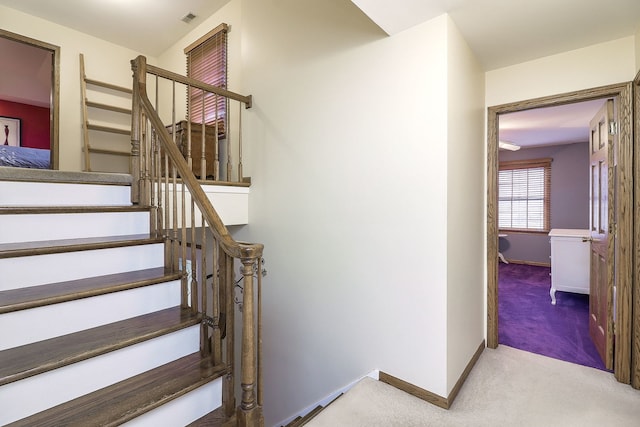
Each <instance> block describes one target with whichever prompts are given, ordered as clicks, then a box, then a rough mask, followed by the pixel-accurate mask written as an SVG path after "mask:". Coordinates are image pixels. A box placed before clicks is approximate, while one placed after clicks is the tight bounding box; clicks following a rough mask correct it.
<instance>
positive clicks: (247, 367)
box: [237, 258, 264, 427]
mask: <svg viewBox="0 0 640 427" xmlns="http://www.w3.org/2000/svg"><path fill="white" fill-rule="evenodd" d="M256 262H257V261H256V258H242V276H243V303H242V358H241V362H240V363H241V366H240V369H241V387H242V401H241V403H240V406H239V407H238V411H237V420H238V426H239V427H255V426H258V427H262V426H263V425H264V419H263V417H262V408H261V407H260V406H259V404H258V400H257V394H256V388H257V387H256V384H257V347H256V318H255V304H254V288H253V285H254V284H253V275H254V267H255V264H256ZM258 274H259V273H258Z"/></svg>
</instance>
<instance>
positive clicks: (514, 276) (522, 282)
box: [498, 263, 605, 370]
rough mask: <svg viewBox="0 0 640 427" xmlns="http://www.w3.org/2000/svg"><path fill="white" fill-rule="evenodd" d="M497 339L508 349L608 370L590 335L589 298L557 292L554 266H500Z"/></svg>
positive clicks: (587, 296)
mask: <svg viewBox="0 0 640 427" xmlns="http://www.w3.org/2000/svg"><path fill="white" fill-rule="evenodd" d="M499 268H500V269H499V275H498V341H499V343H500V344H504V345H508V346H509V347H514V348H518V349H521V350H525V351H529V352H531V353H537V354H542V355H544V356H548V357H553V358H554V359H560V360H565V361H567V362H571V363H576V364H579V365H584V366H590V367H592V368H597V369H602V370H605V367H604V363H603V362H602V360H601V359H600V356H599V355H598V352H597V350H596V348H595V346H594V344H593V342H592V341H591V338H590V337H589V295H582V294H574V293H570V292H560V291H558V292H556V305H552V304H551V297H550V296H549V289H550V288H551V276H550V275H549V273H550V272H551V269H550V268H549V267H537V266H531V265H519V264H502V263H501V264H500V267H499Z"/></svg>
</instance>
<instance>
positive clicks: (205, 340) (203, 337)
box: [200, 216, 210, 356]
mask: <svg viewBox="0 0 640 427" xmlns="http://www.w3.org/2000/svg"><path fill="white" fill-rule="evenodd" d="M200 263H201V266H202V269H201V272H200V283H201V286H200V289H201V292H202V296H201V297H202V302H201V304H202V306H201V307H200V310H201V311H202V313H203V315H205V316H206V315H207V314H208V310H207V306H208V299H209V297H208V292H207V224H206V222H205V219H204V216H203V217H202V233H201V243H200ZM208 345H209V327H208V326H207V323H206V321H204V320H203V322H202V328H201V333H200V351H201V354H202V355H203V356H204V355H206V354H210V353H208V351H209V349H208Z"/></svg>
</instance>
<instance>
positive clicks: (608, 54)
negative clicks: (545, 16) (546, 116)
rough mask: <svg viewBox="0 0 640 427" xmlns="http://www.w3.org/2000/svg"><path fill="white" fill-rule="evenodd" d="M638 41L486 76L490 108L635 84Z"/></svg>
mask: <svg viewBox="0 0 640 427" xmlns="http://www.w3.org/2000/svg"><path fill="white" fill-rule="evenodd" d="M634 45H635V43H634V37H633V36H631V37H625V38H622V39H618V40H613V41H610V42H607V43H601V44H597V45H593V46H588V47H585V48H582V49H577V50H572V51H569V52H564V53H560V54H558V55H552V56H547V57H544V58H540V59H536V60H534V61H529V62H523V63H521V64H517V65H513V66H510V67H505V68H500V69H497V70H492V71H489V72H487V73H486V101H485V104H486V106H494V105H500V104H504V103H508V102H515V101H522V100H526V99H532V98H538V97H541V96H547V95H556V94H560V93H565V92H571V91H576V90H582V89H588V88H593V87H598V86H604V85H608V84H615V83H622V82H626V81H630V80H633V78H634V76H635V71H636V62H635V48H634Z"/></svg>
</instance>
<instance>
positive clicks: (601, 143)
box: [587, 100, 615, 369]
mask: <svg viewBox="0 0 640 427" xmlns="http://www.w3.org/2000/svg"><path fill="white" fill-rule="evenodd" d="M612 122H613V100H607V101H606V102H605V104H604V105H603V106H602V108H601V109H600V111H599V112H598V114H597V115H596V116H595V117H594V118H593V119H592V120H591V124H590V125H591V132H590V137H589V148H590V215H589V218H590V221H589V222H590V231H591V237H590V238H589V239H587V240H589V241H590V242H591V250H590V254H591V277H590V289H589V333H590V335H591V338H592V339H593V342H594V344H595V346H596V348H597V349H598V353H599V354H600V357H601V358H602V360H603V362H604V363H605V366H606V367H607V369H613V313H612V312H613V262H614V252H613V248H614V244H613V235H611V236H610V233H609V231H610V229H609V227H610V225H613V218H614V217H613V213H614V210H613V208H614V202H615V201H614V200H613V197H609V195H611V196H613V195H614V189H613V187H614V185H613V184H614V182H613V181H614V180H613V177H614V175H613V167H611V168H610V167H609V166H610V164H609V163H610V159H613V156H612V155H611V153H613V134H614V132H612V131H611V129H610V124H611V123H612Z"/></svg>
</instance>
